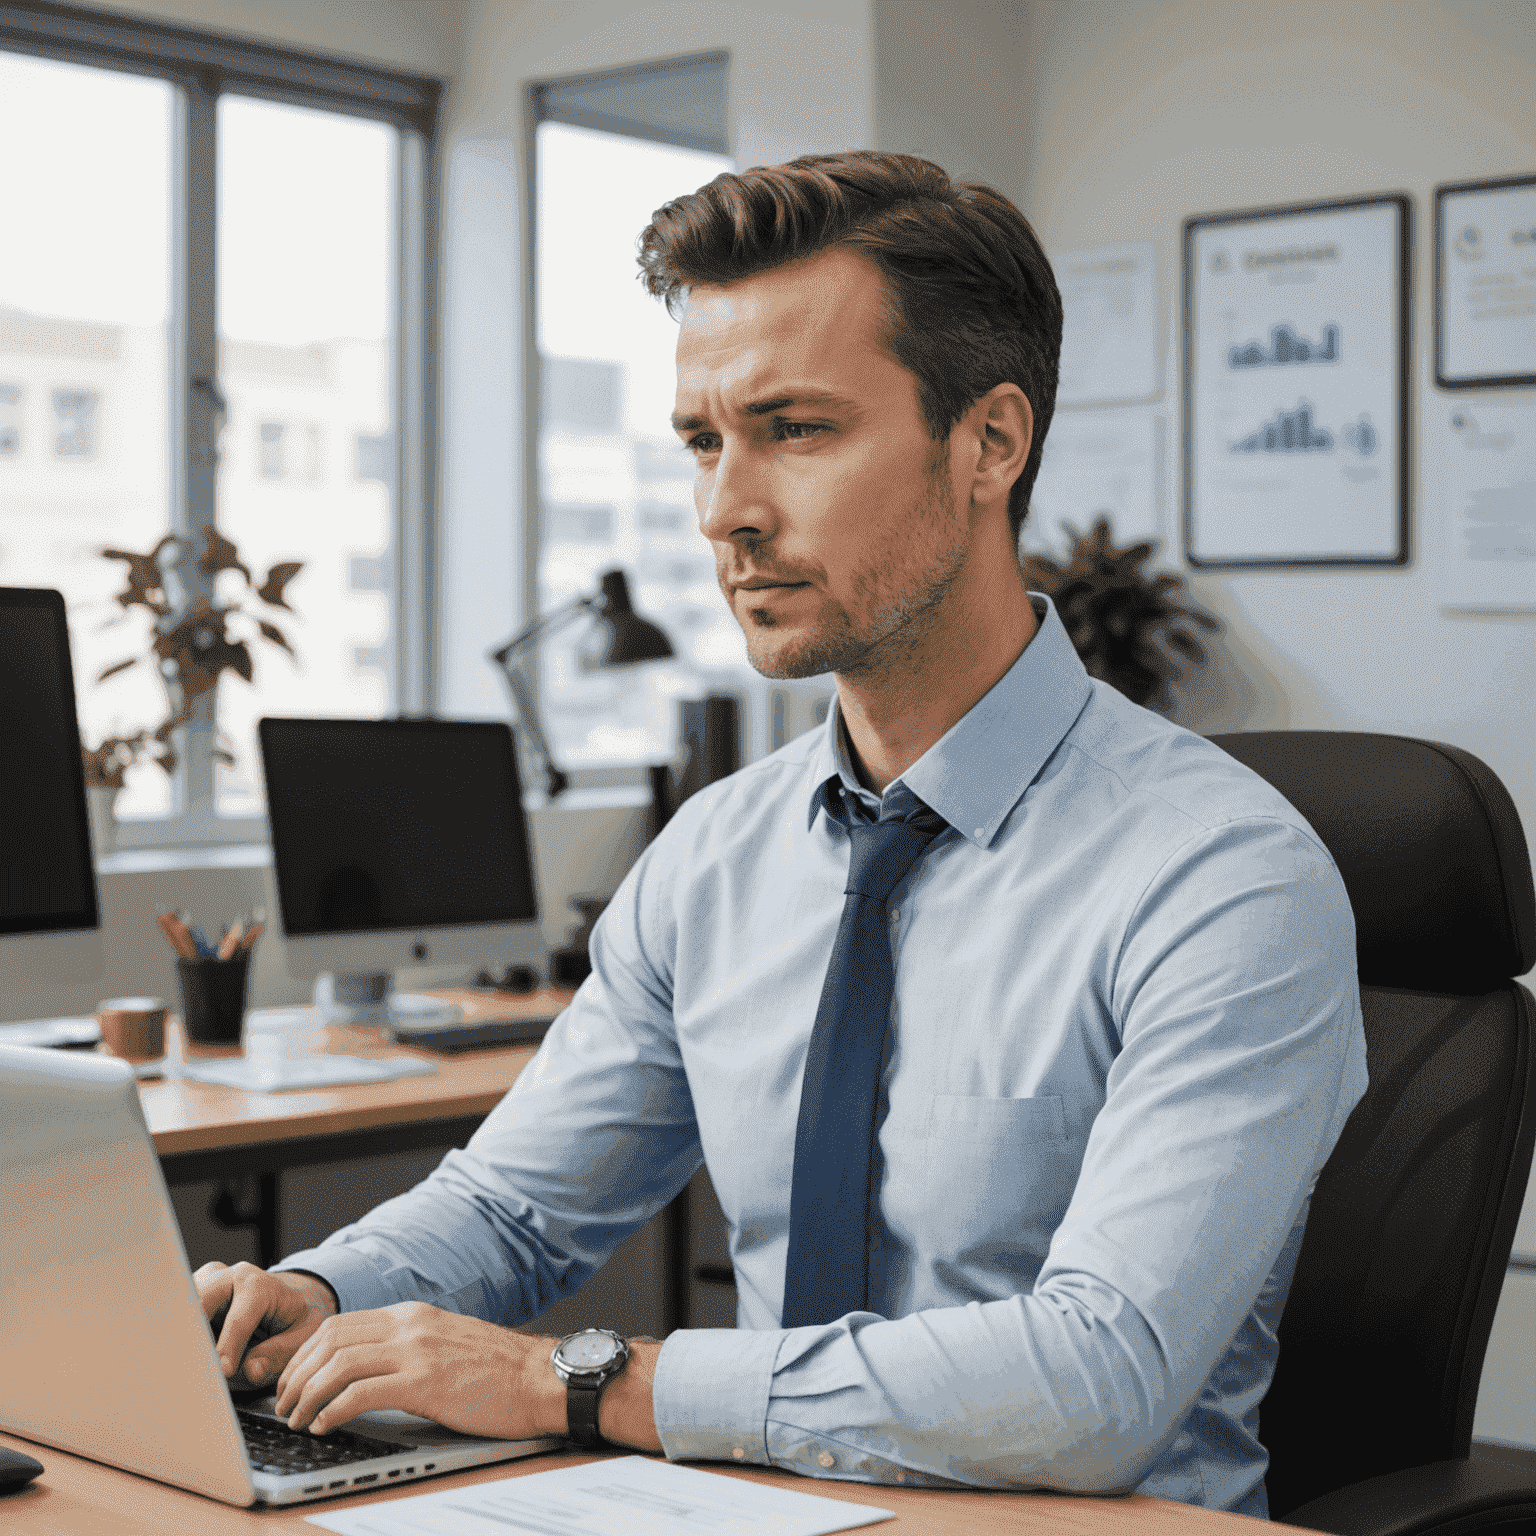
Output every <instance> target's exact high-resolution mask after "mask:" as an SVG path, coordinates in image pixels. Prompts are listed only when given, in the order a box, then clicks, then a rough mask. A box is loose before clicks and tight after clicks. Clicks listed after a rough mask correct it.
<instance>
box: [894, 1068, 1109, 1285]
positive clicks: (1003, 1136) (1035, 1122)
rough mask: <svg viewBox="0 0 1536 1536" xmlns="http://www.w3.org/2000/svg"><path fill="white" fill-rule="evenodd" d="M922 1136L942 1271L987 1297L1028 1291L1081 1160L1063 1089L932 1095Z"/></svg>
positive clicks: (930, 1216) (929, 1219)
mask: <svg viewBox="0 0 1536 1536" xmlns="http://www.w3.org/2000/svg"><path fill="white" fill-rule="evenodd" d="M923 1141H924V1153H925V1156H924V1164H925V1168H924V1183H925V1185H926V1199H925V1201H924V1204H925V1206H926V1208H927V1209H926V1216H927V1225H928V1233H929V1235H930V1237H931V1239H932V1241H933V1244H934V1250H933V1258H934V1261H935V1264H936V1267H937V1269H938V1271H939V1272H940V1275H941V1277H942V1278H944V1279H945V1280H946V1281H947V1282H948V1283H949V1284H951V1285H953V1286H955V1287H956V1289H958V1290H960V1291H961V1292H962V1293H965V1292H969V1293H970V1294H972V1295H975V1296H977V1297H978V1298H983V1299H984V1298H988V1297H995V1296H1008V1295H1013V1294H1015V1293H1017V1292H1022V1291H1028V1290H1029V1289H1030V1287H1031V1286H1032V1285H1033V1284H1034V1280H1035V1276H1036V1275H1037V1274H1038V1273H1039V1271H1040V1266H1041V1265H1042V1264H1043V1263H1044V1262H1045V1255H1046V1253H1047V1252H1048V1250H1049V1249H1050V1245H1051V1237H1052V1235H1053V1234H1054V1232H1055V1231H1056V1228H1057V1227H1058V1226H1059V1225H1060V1224H1061V1218H1062V1216H1063V1215H1064V1214H1065V1212H1066V1209H1067V1203H1068V1201H1069V1200H1070V1199H1071V1198H1072V1190H1073V1187H1074V1186H1075V1185H1076V1183H1077V1174H1078V1170H1079V1168H1080V1167H1081V1163H1082V1157H1081V1149H1080V1148H1079V1147H1077V1146H1076V1145H1075V1144H1074V1142H1073V1140H1072V1138H1071V1137H1070V1136H1069V1135H1068V1132H1067V1117H1066V1110H1065V1108H1064V1106H1063V1103H1062V1100H1061V1098H1060V1097H1059V1096H1058V1095H1055V1094H1048V1095H1041V1096H1039V1097H1037V1098H1027V1099H997V1098H978V1097H973V1096H971V1095H967V1094H951V1093H940V1094H934V1095H933V1098H932V1100H931V1101H930V1104H929V1108H928V1117H927V1133H926V1135H925V1136H924V1138H923Z"/></svg>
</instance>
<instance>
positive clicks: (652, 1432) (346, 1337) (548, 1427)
mask: <svg viewBox="0 0 1536 1536" xmlns="http://www.w3.org/2000/svg"><path fill="white" fill-rule="evenodd" d="M554 1345H555V1341H554V1340H553V1339H541V1338H534V1337H531V1336H529V1335H528V1334H522V1333H514V1332H512V1330H510V1329H508V1328H500V1327H498V1326H497V1325H496V1324H494V1323H486V1322H481V1321H480V1320H479V1319H478V1318H470V1317H460V1316H459V1315H458V1314H457V1313H455V1312H444V1311H441V1310H439V1309H438V1308H437V1307H429V1306H427V1305H425V1304H424V1303H422V1302H419V1301H403V1302H397V1303H396V1304H395V1305H394V1306H392V1307H380V1308H378V1309H377V1310H376V1311H372V1312H346V1313H343V1314H341V1315H340V1316H339V1317H332V1318H329V1319H327V1320H326V1321H325V1322H323V1323H322V1324H321V1325H320V1326H319V1327H318V1328H317V1329H315V1331H314V1332H313V1333H312V1334H311V1335H310V1336H309V1338H308V1339H307V1340H305V1342H304V1343H303V1344H301V1345H300V1347H299V1349H298V1350H297V1351H296V1352H295V1354H294V1355H293V1358H292V1359H291V1360H289V1362H288V1366H287V1369H285V1370H284V1372H283V1374H282V1376H281V1378H280V1379H279V1381H278V1384H277V1411H278V1413H279V1414H280V1415H281V1416H282V1417H283V1418H285V1419H287V1421H288V1423H289V1425H290V1427H292V1428H294V1429H304V1428H306V1427H308V1428H309V1429H311V1430H313V1431H314V1432H315V1433H316V1434H324V1433H325V1432H326V1431H327V1430H329V1429H334V1428H336V1427H337V1426H338V1425H340V1424H344V1423H346V1422H347V1420H349V1419H352V1418H355V1417H356V1416H357V1415H358V1414H360V1413H367V1412H370V1411H371V1410H374V1409H379V1408H400V1409H404V1410H405V1412H407V1413H414V1414H418V1415H420V1416H421V1417H422V1418H424V1419H432V1420H433V1421H434V1422H436V1423H438V1424H444V1425H446V1426H447V1427H448V1428H449V1429H456V1430H459V1431H460V1432H461V1433H463V1434H469V1435H488V1436H491V1437H493V1438H495V1439H498V1440H528V1439H532V1438H533V1437H535V1436H537V1435H563V1434H564V1433H565V1432H566V1417H565V1384H564V1383H563V1382H562V1381H561V1380H560V1378H559V1377H558V1376H557V1375H556V1374H555V1368H554V1366H553V1365H552V1364H551V1363H550V1358H549V1355H550V1351H551V1350H552V1349H553V1348H554ZM630 1348H631V1356H630V1362H629V1365H628V1366H627V1368H626V1369H625V1371H624V1373H623V1375H621V1376H620V1377H618V1379H617V1380H616V1381H614V1383H613V1384H612V1385H611V1386H610V1387H609V1388H608V1389H607V1391H606V1392H605V1393H604V1395H603V1403H602V1415H601V1424H602V1429H603V1433H604V1434H605V1435H607V1436H609V1437H610V1438H612V1439H615V1440H621V1441H622V1442H623V1443H624V1444H627V1445H634V1446H637V1447H639V1448H640V1449H642V1450H658V1451H659V1450H660V1449H661V1441H660V1440H659V1439H658V1438H657V1435H656V1425H655V1421H654V1419H653V1417H652V1415H651V1381H652V1379H653V1377H654V1376H655V1374H656V1357H657V1355H659V1354H660V1353H661V1346H660V1345H659V1344H656V1343H653V1342H649V1341H646V1342H637V1343H635V1344H632V1345H631V1346H630Z"/></svg>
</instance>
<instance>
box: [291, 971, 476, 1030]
mask: <svg viewBox="0 0 1536 1536" xmlns="http://www.w3.org/2000/svg"><path fill="white" fill-rule="evenodd" d="M394 987H395V978H394V973H393V972H391V971H357V972H346V971H341V972H337V973H336V974H334V975H324V976H321V977H320V979H319V980H318V981H317V982H316V983H315V1008H316V1010H317V1011H318V1012H319V1013H320V1015H321V1016H322V1017H323V1018H324V1020H325V1022H326V1023H327V1024H382V1025H385V1026H386V1027H390V1026H394V1025H397V1024H415V1025H421V1024H447V1023H451V1022H453V1021H454V1020H456V1019H462V1018H463V1017H464V1010H463V1009H462V1008H460V1007H459V1006H458V1005H457V1004H456V1003H445V1002H444V1001H443V1000H442V998H440V997H428V996H427V995H426V994H425V993H422V992H396V991H395V989H394Z"/></svg>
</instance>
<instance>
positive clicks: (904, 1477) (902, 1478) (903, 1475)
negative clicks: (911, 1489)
mask: <svg viewBox="0 0 1536 1536" xmlns="http://www.w3.org/2000/svg"><path fill="white" fill-rule="evenodd" d="M906 1480H907V1474H906V1473H905V1472H898V1473H897V1474H896V1481H897V1482H898V1483H904V1482H906Z"/></svg>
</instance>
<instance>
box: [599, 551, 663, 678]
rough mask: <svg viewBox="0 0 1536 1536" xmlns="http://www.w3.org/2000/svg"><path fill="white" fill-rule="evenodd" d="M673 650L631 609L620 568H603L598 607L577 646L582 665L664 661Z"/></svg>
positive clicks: (625, 582) (607, 665) (655, 628)
mask: <svg viewBox="0 0 1536 1536" xmlns="http://www.w3.org/2000/svg"><path fill="white" fill-rule="evenodd" d="M674 654H675V652H674V651H673V649H672V642H671V641H670V640H668V639H667V637H666V635H665V634H664V633H663V631H662V630H661V629H660V628H659V627H658V626H657V625H655V624H652V623H651V622H650V620H648V619H642V618H641V617H640V615H639V614H638V613H636V612H635V609H634V604H633V603H631V601H630V597H629V583H628V582H627V581H626V580H625V579H624V572H623V571H605V572H604V573H603V599H602V608H601V609H600V610H599V611H598V612H597V614H596V615H595V616H594V621H593V624H592V630H591V633H590V634H589V635H588V636H587V638H586V639H585V640H584V641H583V643H582V646H581V665H582V667H583V668H584V669H586V670H592V669H595V668H598V667H627V666H633V665H634V664H635V663H636V662H641V661H666V660H667V659H668V658H670V657H671V656H673V655H674Z"/></svg>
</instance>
